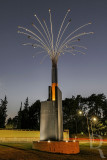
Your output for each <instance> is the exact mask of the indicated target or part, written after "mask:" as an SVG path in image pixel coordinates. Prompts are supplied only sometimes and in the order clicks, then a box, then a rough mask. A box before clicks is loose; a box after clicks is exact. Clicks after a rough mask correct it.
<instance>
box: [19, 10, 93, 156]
mask: <svg viewBox="0 0 107 160" xmlns="http://www.w3.org/2000/svg"><path fill="white" fill-rule="evenodd" d="M69 12H70V9H68V11H67V12H66V14H65V17H64V19H63V21H62V23H61V26H60V28H59V32H58V36H57V39H56V43H54V39H53V36H54V34H53V25H52V16H51V10H50V9H49V18H50V29H49V28H48V26H47V23H46V21H45V20H44V19H43V22H41V21H40V20H39V18H38V16H37V15H36V14H35V15H34V16H35V18H36V20H37V21H38V23H39V25H40V27H41V30H42V31H41V30H40V29H39V28H38V27H37V26H36V25H35V24H34V23H32V26H33V27H34V28H35V29H36V31H37V33H38V34H37V33H34V32H32V31H31V30H29V29H27V28H25V27H21V26H18V28H19V29H22V30H23V31H18V33H20V34H24V35H26V36H27V37H28V38H29V39H31V40H32V41H33V43H32V42H30V43H24V44H23V45H30V46H32V47H33V48H39V49H42V51H39V52H37V53H36V55H37V54H41V53H47V55H45V57H43V58H46V56H49V57H50V59H51V62H52V85H51V86H49V96H48V100H47V101H44V102H41V111H40V141H39V142H33V149H37V150H41V151H47V152H52V153H64V154H77V153H79V151H80V150H79V142H78V141H63V112H62V92H61V91H60V89H59V87H58V75H57V74H58V73H57V63H58V59H59V57H60V56H61V55H63V54H65V53H71V54H72V55H75V54H76V53H81V54H85V53H84V52H83V51H81V50H78V49H77V48H80V49H81V48H82V49H86V47H84V46H81V45H77V44H76V42H79V41H80V37H81V36H84V35H88V34H93V32H82V33H78V34H76V35H74V36H72V35H73V34H74V33H76V32H77V31H79V30H80V29H82V28H83V27H85V26H87V25H90V24H91V23H87V24H84V25H82V26H80V27H78V28H77V29H76V30H74V31H72V32H70V33H69V34H68V36H66V37H65V36H64V34H65V32H66V30H67V28H68V26H69V24H70V23H71V19H70V20H69V21H67V24H66V25H65V26H64V24H65V21H66V18H67V15H68V13H69Z"/></svg>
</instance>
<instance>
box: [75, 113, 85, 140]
mask: <svg viewBox="0 0 107 160" xmlns="http://www.w3.org/2000/svg"><path fill="white" fill-rule="evenodd" d="M82 114H83V111H82V110H79V111H77V113H76V115H77V116H78V115H79V116H82ZM75 122H76V138H77V120H76V121H75Z"/></svg>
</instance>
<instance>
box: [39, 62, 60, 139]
mask: <svg viewBox="0 0 107 160" xmlns="http://www.w3.org/2000/svg"><path fill="white" fill-rule="evenodd" d="M40 140H42V141H47V140H52V141H61V140H63V113H62V92H61V91H60V89H59V88H58V79H57V61H56V59H52V86H49V97H48V100H47V101H45V102H42V103H41V112H40Z"/></svg>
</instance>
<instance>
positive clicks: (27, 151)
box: [0, 143, 107, 160]
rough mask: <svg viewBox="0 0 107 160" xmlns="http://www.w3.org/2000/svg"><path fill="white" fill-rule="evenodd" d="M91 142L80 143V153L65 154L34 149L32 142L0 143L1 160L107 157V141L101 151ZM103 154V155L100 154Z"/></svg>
mask: <svg viewBox="0 0 107 160" xmlns="http://www.w3.org/2000/svg"><path fill="white" fill-rule="evenodd" d="M96 146H98V143H95V145H94V148H90V144H89V143H80V153H79V154H77V155H63V154H52V153H45V152H40V151H36V150H32V143H0V160H101V159H103V158H104V157H105V158H104V159H105V160H106V159H107V143H104V144H103V145H102V146H101V147H100V153H99V150H98V149H95V147H96ZM100 154H101V155H102V157H101V156H100Z"/></svg>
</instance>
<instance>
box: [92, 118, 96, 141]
mask: <svg viewBox="0 0 107 160" xmlns="http://www.w3.org/2000/svg"><path fill="white" fill-rule="evenodd" d="M90 122H91V131H92V138H93V127H92V124H93V123H94V124H95V123H96V122H97V118H96V117H92V118H91V119H90Z"/></svg>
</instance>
